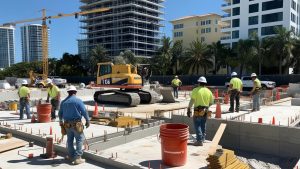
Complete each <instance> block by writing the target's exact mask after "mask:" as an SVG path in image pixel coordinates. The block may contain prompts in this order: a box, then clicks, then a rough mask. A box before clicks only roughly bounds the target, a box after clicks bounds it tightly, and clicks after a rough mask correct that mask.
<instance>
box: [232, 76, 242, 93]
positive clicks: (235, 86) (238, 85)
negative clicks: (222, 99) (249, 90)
mask: <svg viewBox="0 0 300 169" xmlns="http://www.w3.org/2000/svg"><path fill="white" fill-rule="evenodd" d="M230 84H231V85H232V89H233V90H235V89H236V90H238V91H240V90H241V87H242V85H243V82H242V81H241V79H239V78H237V77H234V78H232V79H231V80H230Z"/></svg>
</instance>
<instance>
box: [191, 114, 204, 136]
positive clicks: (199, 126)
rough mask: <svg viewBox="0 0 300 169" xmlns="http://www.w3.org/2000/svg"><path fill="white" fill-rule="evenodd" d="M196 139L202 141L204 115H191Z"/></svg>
mask: <svg viewBox="0 0 300 169" xmlns="http://www.w3.org/2000/svg"><path fill="white" fill-rule="evenodd" d="M193 119H194V127H195V132H196V139H197V141H200V142H204V140H205V136H206V117H193Z"/></svg>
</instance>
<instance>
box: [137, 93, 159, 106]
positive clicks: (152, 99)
mask: <svg viewBox="0 0 300 169" xmlns="http://www.w3.org/2000/svg"><path fill="white" fill-rule="evenodd" d="M137 93H138V95H139V96H140V99H141V103H142V104H154V103H156V102H157V101H158V100H159V95H158V94H157V93H156V92H155V91H149V90H139V91H138V92H137Z"/></svg>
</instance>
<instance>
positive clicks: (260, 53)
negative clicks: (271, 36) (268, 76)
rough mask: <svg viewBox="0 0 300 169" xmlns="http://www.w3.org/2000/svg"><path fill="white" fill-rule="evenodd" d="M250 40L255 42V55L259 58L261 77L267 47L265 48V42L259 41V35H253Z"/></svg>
mask: <svg viewBox="0 0 300 169" xmlns="http://www.w3.org/2000/svg"><path fill="white" fill-rule="evenodd" d="M250 39H251V40H252V41H253V47H254V49H255V50H254V53H255V56H256V58H257V62H258V74H259V75H261V71H262V63H263V61H264V56H265V55H264V53H265V51H266V46H265V43H266V42H265V40H261V39H259V37H258V35H257V33H256V32H255V33H253V34H252V35H251V37H250Z"/></svg>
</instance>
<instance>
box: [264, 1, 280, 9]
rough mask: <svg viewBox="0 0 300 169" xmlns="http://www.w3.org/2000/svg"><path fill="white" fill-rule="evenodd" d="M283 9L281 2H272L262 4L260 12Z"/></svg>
mask: <svg viewBox="0 0 300 169" xmlns="http://www.w3.org/2000/svg"><path fill="white" fill-rule="evenodd" d="M282 7H283V0H273V1H268V2H263V3H262V10H263V11H267V10H272V9H278V8H282Z"/></svg>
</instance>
